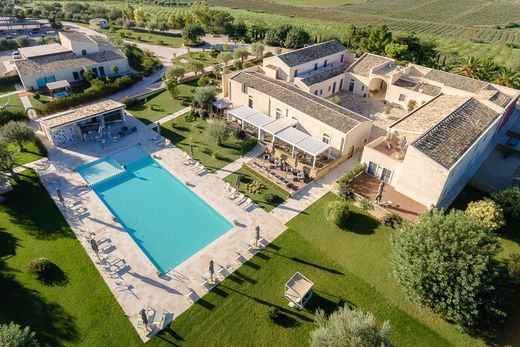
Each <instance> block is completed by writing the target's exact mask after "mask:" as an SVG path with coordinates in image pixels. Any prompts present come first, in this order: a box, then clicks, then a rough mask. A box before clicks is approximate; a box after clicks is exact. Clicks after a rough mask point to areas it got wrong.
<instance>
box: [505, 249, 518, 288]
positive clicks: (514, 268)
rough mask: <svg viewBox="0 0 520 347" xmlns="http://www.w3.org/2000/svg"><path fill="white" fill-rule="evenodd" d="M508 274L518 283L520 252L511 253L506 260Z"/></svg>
mask: <svg viewBox="0 0 520 347" xmlns="http://www.w3.org/2000/svg"><path fill="white" fill-rule="evenodd" d="M507 271H508V272H509V276H510V277H511V279H513V281H515V282H516V283H520V253H511V254H510V255H509V259H508V261H507Z"/></svg>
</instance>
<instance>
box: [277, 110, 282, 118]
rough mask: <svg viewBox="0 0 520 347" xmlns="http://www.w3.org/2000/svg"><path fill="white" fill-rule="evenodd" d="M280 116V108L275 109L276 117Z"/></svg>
mask: <svg viewBox="0 0 520 347" xmlns="http://www.w3.org/2000/svg"><path fill="white" fill-rule="evenodd" d="M280 118H282V110H280V109H279V108H277V109H276V119H280Z"/></svg>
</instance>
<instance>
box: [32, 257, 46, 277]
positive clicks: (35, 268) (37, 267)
mask: <svg viewBox="0 0 520 347" xmlns="http://www.w3.org/2000/svg"><path fill="white" fill-rule="evenodd" d="M51 265H52V264H51V262H50V261H49V260H48V259H47V258H36V259H33V260H31V261H30V262H29V264H27V271H29V272H30V273H32V274H33V275H36V276H37V277H38V278H45V276H47V275H48V274H49V272H50V271H51Z"/></svg>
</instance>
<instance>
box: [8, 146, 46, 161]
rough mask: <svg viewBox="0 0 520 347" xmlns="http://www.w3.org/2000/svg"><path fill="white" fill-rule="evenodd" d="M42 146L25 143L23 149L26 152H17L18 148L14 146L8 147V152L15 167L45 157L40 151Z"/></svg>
mask: <svg viewBox="0 0 520 347" xmlns="http://www.w3.org/2000/svg"><path fill="white" fill-rule="evenodd" d="M42 147H43V144H38V145H37V144H36V143H32V142H29V143H26V144H25V148H26V149H27V151H25V152H19V151H18V146H16V145H14V144H10V145H9V147H8V148H9V151H10V152H11V153H12V154H13V157H14V160H15V163H16V164H17V165H25V164H27V163H30V162H33V161H35V160H38V159H41V158H45V157H46V155H45V154H44V152H43V151H42Z"/></svg>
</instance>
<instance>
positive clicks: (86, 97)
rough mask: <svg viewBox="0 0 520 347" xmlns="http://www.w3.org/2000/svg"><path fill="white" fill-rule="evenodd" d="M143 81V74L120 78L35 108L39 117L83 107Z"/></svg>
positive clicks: (100, 83) (93, 84)
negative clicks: (78, 106)
mask: <svg viewBox="0 0 520 347" xmlns="http://www.w3.org/2000/svg"><path fill="white" fill-rule="evenodd" d="M142 79H143V76H142V75H141V74H134V75H131V76H122V77H118V78H116V79H115V80H113V81H110V80H109V81H107V82H104V81H102V80H98V81H100V82H97V83H92V84H91V86H90V87H89V88H87V89H85V90H84V91H83V92H82V93H78V94H72V95H71V96H66V97H63V98H60V99H56V100H53V101H50V102H48V103H46V104H44V105H43V106H40V107H35V110H36V113H38V115H40V116H41V115H47V114H52V113H56V112H59V111H62V110H65V109H69V108H71V107H74V106H77V105H81V104H84V103H87V102H90V101H93V100H96V99H100V98H102V97H106V96H108V95H110V94H114V93H116V92H118V91H120V90H123V89H126V88H128V87H130V86H131V85H132V84H134V83H136V82H138V81H140V80H142Z"/></svg>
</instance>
